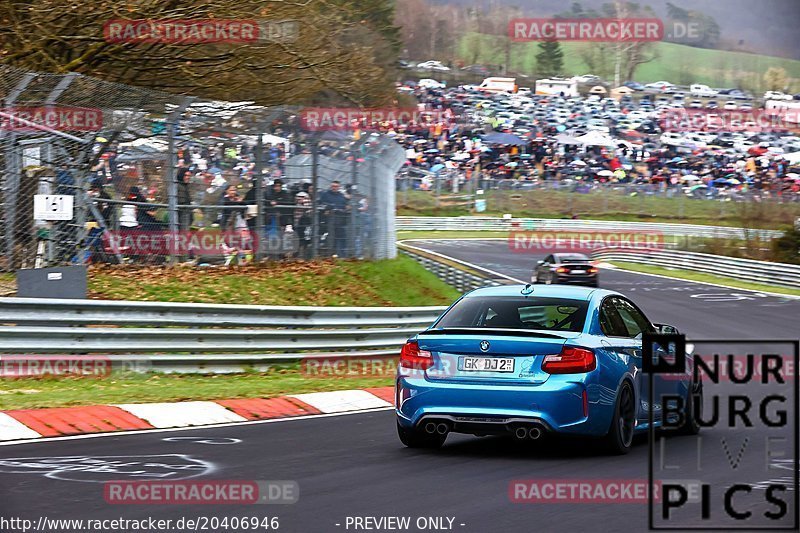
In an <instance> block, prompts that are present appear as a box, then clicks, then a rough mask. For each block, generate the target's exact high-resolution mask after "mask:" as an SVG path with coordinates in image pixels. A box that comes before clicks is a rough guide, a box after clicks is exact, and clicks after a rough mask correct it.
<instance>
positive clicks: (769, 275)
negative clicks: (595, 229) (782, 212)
mask: <svg viewBox="0 0 800 533" xmlns="http://www.w3.org/2000/svg"><path fill="white" fill-rule="evenodd" d="M592 258H593V259H595V260H598V261H622V262H628V263H639V264H646V265H651V266H658V267H664V268H669V269H676V270H690V271H694V272H703V273H708V274H713V275H714V276H724V277H727V278H733V279H737V280H741V281H749V282H753V283H762V284H765V285H775V286H779V287H788V288H792V289H800V266H798V265H788V264H783V263H770V262H767V261H755V260H752V259H738V258H734V257H724V256H719V255H711V254H701V253H695V252H682V251H677V250H676V251H672V250H670V251H666V250H665V251H662V250H642V251H634V252H631V251H625V250H618V249H617V250H615V249H613V248H606V249H602V250H597V251H595V252H593V253H592Z"/></svg>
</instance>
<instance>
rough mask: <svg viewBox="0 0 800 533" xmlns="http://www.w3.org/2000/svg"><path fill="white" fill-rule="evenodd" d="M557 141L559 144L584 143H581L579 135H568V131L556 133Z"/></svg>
mask: <svg viewBox="0 0 800 533" xmlns="http://www.w3.org/2000/svg"><path fill="white" fill-rule="evenodd" d="M556 142H557V143H558V144H576V145H577V144H583V143H581V142H580V141H579V140H578V138H577V137H573V136H572V135H567V134H566V133H562V134H560V135H556Z"/></svg>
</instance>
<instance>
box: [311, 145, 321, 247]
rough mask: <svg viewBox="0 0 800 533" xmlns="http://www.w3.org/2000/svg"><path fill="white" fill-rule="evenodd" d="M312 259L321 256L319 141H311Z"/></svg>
mask: <svg viewBox="0 0 800 533" xmlns="http://www.w3.org/2000/svg"><path fill="white" fill-rule="evenodd" d="M311 190H312V191H313V192H314V194H312V195H311V259H316V258H317V257H319V194H320V192H319V141H318V140H317V139H316V138H315V139H313V140H312V141H311Z"/></svg>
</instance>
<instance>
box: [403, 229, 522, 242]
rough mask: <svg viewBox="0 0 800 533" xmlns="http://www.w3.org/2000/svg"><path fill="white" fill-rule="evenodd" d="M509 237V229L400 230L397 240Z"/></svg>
mask: <svg viewBox="0 0 800 533" xmlns="http://www.w3.org/2000/svg"><path fill="white" fill-rule="evenodd" d="M496 238H503V239H507V238H508V232H507V231H398V232H397V240H398V241H402V240H404V239H496Z"/></svg>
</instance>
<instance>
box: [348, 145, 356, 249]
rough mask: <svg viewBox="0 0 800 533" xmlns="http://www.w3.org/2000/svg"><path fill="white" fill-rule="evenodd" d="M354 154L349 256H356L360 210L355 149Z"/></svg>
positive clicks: (351, 179) (351, 176) (351, 177)
mask: <svg viewBox="0 0 800 533" xmlns="http://www.w3.org/2000/svg"><path fill="white" fill-rule="evenodd" d="M351 153H352V155H353V167H352V174H351V175H350V224H349V226H350V231H348V232H347V237H348V239H347V240H348V243H347V247H348V248H349V249H350V250H349V252H350V253H349V254H347V255H348V256H349V257H355V256H356V239H357V238H358V237H357V236H356V215H357V213H356V212H357V211H358V199H357V198H356V194H358V154H357V152H356V151H355V150H353V151H352V152H351Z"/></svg>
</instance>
